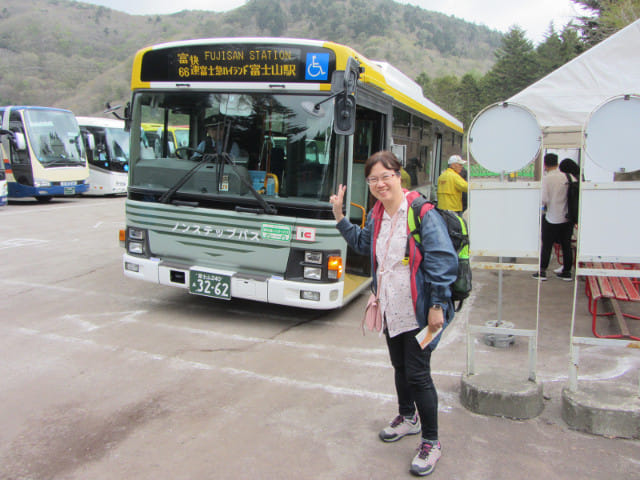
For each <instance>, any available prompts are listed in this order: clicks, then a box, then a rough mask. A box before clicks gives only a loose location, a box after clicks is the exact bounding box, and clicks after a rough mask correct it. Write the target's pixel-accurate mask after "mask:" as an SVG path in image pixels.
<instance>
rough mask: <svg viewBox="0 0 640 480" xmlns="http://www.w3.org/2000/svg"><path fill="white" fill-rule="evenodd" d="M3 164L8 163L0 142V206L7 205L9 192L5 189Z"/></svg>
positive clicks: (5, 181)
mask: <svg viewBox="0 0 640 480" xmlns="http://www.w3.org/2000/svg"><path fill="white" fill-rule="evenodd" d="M5 163H9V157H8V156H7V154H6V152H5V150H4V146H3V145H2V143H1V142H0V206H4V205H6V204H7V200H8V195H9V190H8V188H7V173H6V172H5V166H4V165H5Z"/></svg>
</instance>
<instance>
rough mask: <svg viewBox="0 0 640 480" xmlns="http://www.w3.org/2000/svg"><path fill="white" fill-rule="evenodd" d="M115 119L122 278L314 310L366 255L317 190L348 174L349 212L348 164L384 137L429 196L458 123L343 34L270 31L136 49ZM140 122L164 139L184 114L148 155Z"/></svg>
mask: <svg viewBox="0 0 640 480" xmlns="http://www.w3.org/2000/svg"><path fill="white" fill-rule="evenodd" d="M125 116H126V117H127V122H128V123H129V124H130V128H131V157H130V170H131V171H130V177H129V190H128V197H127V201H126V231H122V232H121V239H122V240H124V245H125V249H126V251H125V253H124V255H123V268H124V273H125V275H127V276H128V277H130V278H135V279H139V280H145V281H149V282H154V283H160V284H163V285H168V286H173V287H179V288H184V289H185V290H187V291H188V292H190V293H192V294H197V295H205V296H209V297H214V298H218V299H226V300H228V299H231V298H243V299H251V300H255V301H261V302H269V303H276V304H282V305H291V306H297V307H305V308H314V309H330V308H335V307H340V306H341V305H343V304H345V303H346V302H348V301H349V300H350V299H352V298H353V297H354V296H355V295H356V294H358V293H359V292H361V291H362V290H363V289H365V288H366V287H367V286H368V285H369V283H370V281H371V279H370V262H369V258H368V257H366V256H360V255H357V254H355V252H353V251H351V250H350V249H348V248H347V245H346V243H345V242H344V240H343V239H342V237H341V236H340V234H339V233H338V231H337V230H336V228H335V220H334V218H333V214H332V210H331V204H330V203H329V196H330V195H331V194H332V193H333V192H335V191H336V190H337V187H338V185H339V184H346V185H347V186H348V189H347V201H346V205H350V207H349V209H348V211H347V212H346V214H347V215H348V216H349V217H350V219H351V220H352V221H353V222H357V223H358V224H361V223H363V222H364V218H365V212H366V211H367V210H368V209H370V207H371V206H372V198H371V197H370V195H369V191H368V188H367V186H366V184H365V179H364V173H363V172H364V163H365V161H366V159H367V158H368V157H369V156H370V155H371V154H372V153H374V152H376V151H378V150H381V149H393V151H394V152H396V153H397V154H398V156H399V157H400V158H401V161H402V162H403V164H404V165H405V170H406V172H407V173H408V177H409V178H410V179H411V180H410V181H411V188H412V189H417V190H420V191H422V192H424V193H426V194H427V195H429V194H433V192H432V191H431V188H432V185H435V183H436V181H437V177H438V175H439V173H440V170H441V168H442V163H443V159H446V158H447V156H448V154H449V153H453V152H454V151H456V152H459V151H460V150H461V147H462V133H463V128H462V124H461V123H460V122H459V121H458V120H456V119H455V118H454V117H452V116H451V115H449V114H448V113H446V112H445V111H443V110H442V109H440V108H439V107H438V106H436V105H435V104H433V103H432V102H430V101H429V100H427V99H426V98H424V96H423V94H422V90H421V88H420V87H419V86H418V85H417V84H416V83H415V82H413V81H412V80H410V79H409V78H408V77H406V76H405V75H404V74H402V73H401V72H399V71H398V70H396V69H395V68H393V67H392V66H390V65H388V64H386V63H382V62H374V61H371V60H368V59H366V58H365V57H363V56H362V55H360V54H358V53H357V52H355V51H354V50H352V49H350V48H348V47H346V46H343V45H338V44H335V43H331V42H322V41H317V40H298V39H282V38H244V39H243V38H226V39H225V38H220V39H206V40H190V41H184V42H173V43H166V44H162V45H157V46H153V47H149V48H145V49H142V50H140V51H139V52H138V53H137V54H136V56H135V60H134V66H133V74H132V98H131V102H130V104H129V105H128V107H127V109H126V112H125ZM146 123H155V124H161V128H162V131H163V132H164V134H163V135H161V136H160V138H165V139H168V138H170V135H168V132H170V131H171V129H172V127H175V126H180V125H182V126H187V127H186V128H188V143H187V145H188V146H180V147H178V148H176V149H175V152H173V151H172V148H170V146H169V145H168V142H165V143H164V144H162V145H160V148H158V149H156V150H157V153H156V154H155V155H153V158H148V157H147V156H146V155H143V154H142V153H141V152H140V145H141V141H140V140H141V139H140V138H139V136H140V131H141V125H143V124H146ZM205 140H206V141H205ZM174 155H175V156H174ZM444 163H446V160H444ZM444 167H445V168H446V165H444ZM406 176H407V175H406Z"/></svg>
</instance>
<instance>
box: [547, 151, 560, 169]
mask: <svg viewBox="0 0 640 480" xmlns="http://www.w3.org/2000/svg"><path fill="white" fill-rule="evenodd" d="M544 166H545V167H557V166H558V155H556V154H555V153H547V154H546V155H545V156H544Z"/></svg>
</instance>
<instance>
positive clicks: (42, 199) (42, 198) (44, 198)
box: [36, 195, 53, 203]
mask: <svg viewBox="0 0 640 480" xmlns="http://www.w3.org/2000/svg"><path fill="white" fill-rule="evenodd" d="M52 198H53V196H51V195H42V196H40V197H36V200H37V201H38V202H40V203H47V202H50V201H51V199H52Z"/></svg>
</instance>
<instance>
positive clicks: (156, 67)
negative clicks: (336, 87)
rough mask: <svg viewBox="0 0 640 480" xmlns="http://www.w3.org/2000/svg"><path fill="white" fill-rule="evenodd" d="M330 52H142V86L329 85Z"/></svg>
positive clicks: (219, 48) (222, 48)
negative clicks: (143, 84) (195, 83)
mask: <svg viewBox="0 0 640 480" xmlns="http://www.w3.org/2000/svg"><path fill="white" fill-rule="evenodd" d="M335 66H336V60H335V54H334V52H332V51H331V50H329V49H326V48H321V47H311V46H285V45H272V46H265V45H246V44H243V45H189V46H182V47H170V48H163V49H159V50H150V51H148V52H145V54H144V56H143V58H142V65H141V78H140V80H141V81H143V82H185V83H190V82H283V83H284V82H311V83H331V74H332V73H333V71H334V70H335Z"/></svg>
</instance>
